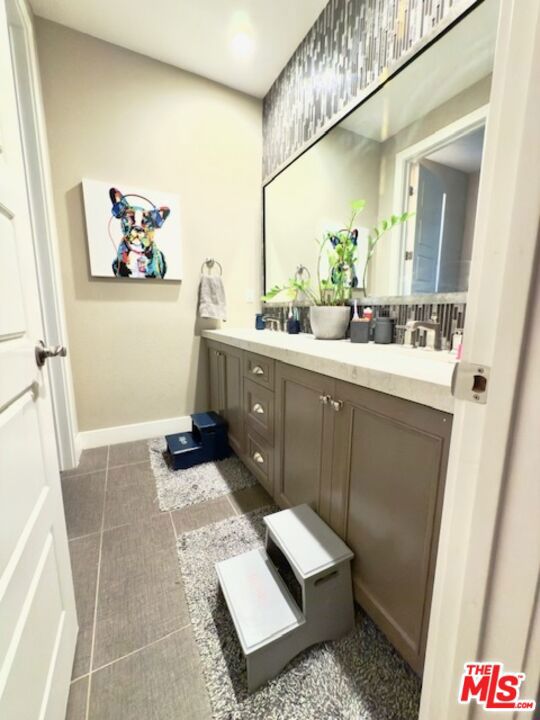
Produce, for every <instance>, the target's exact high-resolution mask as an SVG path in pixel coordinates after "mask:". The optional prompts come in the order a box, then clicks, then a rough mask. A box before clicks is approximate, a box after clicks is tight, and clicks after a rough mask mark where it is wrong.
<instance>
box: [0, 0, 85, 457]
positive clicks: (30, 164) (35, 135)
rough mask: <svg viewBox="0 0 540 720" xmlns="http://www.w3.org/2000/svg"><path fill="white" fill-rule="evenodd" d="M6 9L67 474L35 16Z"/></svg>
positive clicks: (70, 431) (73, 429) (64, 388)
mask: <svg viewBox="0 0 540 720" xmlns="http://www.w3.org/2000/svg"><path fill="white" fill-rule="evenodd" d="M7 7H8V12H9V17H10V40H11V54H12V59H13V66H14V71H15V90H16V96H17V104H18V108H19V116H20V118H21V122H20V132H21V138H22V144H23V155H24V163H25V170H26V177H27V193H28V201H29V206H30V221H31V226H32V234H33V239H34V251H35V258H36V266H37V275H38V281H39V292H40V303H41V314H42V319H43V327H44V338H43V339H44V340H45V342H46V343H47V344H49V345H66V346H67V347H68V357H67V358H66V359H63V360H57V361H54V362H49V363H48V364H47V373H48V376H49V387H50V389H51V398H52V405H53V413H54V425H55V433H56V442H57V449H58V460H59V465H60V469H62V470H67V469H70V468H72V467H75V466H76V465H77V464H78V460H79V456H78V454H77V449H76V446H75V442H74V440H75V436H76V434H77V419H76V412H75V400H74V391H73V378H72V374H71V364H70V362H69V342H68V337H67V329H66V319H65V314H64V297H63V290H62V281H61V274H60V252H59V247H58V234H57V228H56V216H55V211H54V202H53V192H52V182H51V175H50V162H49V153H48V145H47V133H46V127H45V113H44V109H43V99H42V94H41V81H40V74H39V66H38V59H37V50H36V45H35V39H34V29H33V22H32V11H31V10H30V8H29V7H28V4H27V1H26V0H11V2H9V3H8V4H7ZM37 339H38V338H36V340H37Z"/></svg>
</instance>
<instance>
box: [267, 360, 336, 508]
mask: <svg viewBox="0 0 540 720" xmlns="http://www.w3.org/2000/svg"><path fill="white" fill-rule="evenodd" d="M333 389H334V380H332V378H328V377H325V376H323V375H318V374H317V373H313V372H310V371H308V370H302V369H300V368H297V367H292V366H291V365H286V364H284V363H278V364H277V366H276V390H275V393H276V397H275V402H276V423H275V458H276V462H275V489H276V490H275V492H276V495H275V499H276V501H277V502H278V504H279V505H280V506H281V507H292V506H294V505H300V504H301V503H308V504H309V505H311V507H312V508H313V509H314V510H316V511H317V512H318V513H319V514H320V515H321V516H322V517H323V518H324V519H328V511H329V489H330V473H331V464H332V457H331V455H332V433H333V423H334V415H335V414H336V413H335V412H334V411H333V410H332V409H331V407H330V406H329V405H327V404H324V402H323V399H324V397H325V396H330V395H331V394H332V392H333Z"/></svg>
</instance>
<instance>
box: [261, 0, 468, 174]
mask: <svg viewBox="0 0 540 720" xmlns="http://www.w3.org/2000/svg"><path fill="white" fill-rule="evenodd" d="M477 1H478V0H330V1H329V3H328V5H327V6H326V8H325V9H324V10H323V12H322V13H321V15H320V16H319V18H318V19H317V21H316V22H315V24H314V25H313V27H312V28H311V30H310V31H309V32H308V34H307V35H306V37H305V38H304V40H303V41H302V43H301V44H300V45H299V47H298V49H297V50H296V52H295V53H294V55H293V56H292V58H291V59H290V60H289V62H288V63H287V65H286V66H285V68H284V69H283V71H282V72H281V74H280V75H279V77H278V78H277V80H276V81H275V82H274V84H273V85H272V87H271V88H270V90H269V92H268V94H267V95H266V97H265V98H264V101H263V137H264V140H263V143H264V148H263V178H264V179H265V180H268V179H270V178H271V177H272V175H273V174H274V173H275V172H276V171H277V170H278V169H279V168H280V167H281V166H283V165H284V164H285V163H286V162H287V160H289V159H290V158H291V157H293V156H294V155H295V154H297V153H298V152H299V151H300V150H301V149H302V147H304V146H305V145H306V144H308V143H309V141H310V139H312V138H313V137H314V136H315V135H317V134H318V133H320V132H322V131H324V130H325V129H327V128H328V127H330V126H331V125H333V124H334V123H335V122H336V121H337V119H338V118H339V116H340V115H341V114H344V113H345V112H346V111H347V110H348V109H350V108H351V107H353V106H354V105H355V104H356V103H357V102H359V100H360V99H361V98H362V96H363V95H366V94H367V93H369V92H371V90H373V89H374V88H375V87H376V86H377V85H378V84H379V83H380V82H382V81H383V80H384V79H386V77H388V75H389V74H391V73H392V72H394V71H395V70H396V69H397V68H398V67H399V66H400V65H401V64H403V62H405V61H406V60H407V59H408V58H409V57H410V56H411V55H413V54H414V53H415V52H417V51H418V49H420V47H421V46H422V45H423V44H425V43H426V42H427V41H429V40H431V39H432V38H433V37H434V36H435V35H437V34H438V33H439V32H441V30H442V29H443V28H444V27H445V26H446V25H448V24H449V23H450V22H452V21H453V20H455V19H456V17H458V16H459V15H461V14H462V13H463V12H464V11H465V10H466V9H467V8H469V7H471V6H472V5H474V4H476V3H477Z"/></svg>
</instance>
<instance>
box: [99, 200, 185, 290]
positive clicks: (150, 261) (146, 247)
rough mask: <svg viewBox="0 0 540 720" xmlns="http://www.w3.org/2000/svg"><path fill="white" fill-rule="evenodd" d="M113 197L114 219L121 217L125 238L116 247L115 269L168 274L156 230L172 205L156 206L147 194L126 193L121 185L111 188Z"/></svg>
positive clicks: (146, 274) (120, 272) (124, 274)
mask: <svg viewBox="0 0 540 720" xmlns="http://www.w3.org/2000/svg"><path fill="white" fill-rule="evenodd" d="M109 197H110V199H111V203H112V207H111V213H112V217H111V220H110V222H109V234H110V236H111V240H112V241H113V244H114V245H115V246H116V243H115V242H114V239H113V237H112V234H111V223H112V222H113V221H114V220H115V219H117V220H118V221H119V223H120V227H121V231H122V239H121V241H120V243H119V244H118V246H117V247H116V257H115V258H114V259H113V262H112V271H113V273H114V274H115V275H116V276H117V277H133V278H164V277H165V274H166V273H167V261H166V259H165V255H164V254H163V252H162V251H161V250H160V249H159V247H158V245H157V241H156V233H157V231H158V230H159V229H160V228H161V227H162V226H163V223H164V222H165V220H166V219H167V218H168V217H169V214H170V212H171V211H170V209H169V208H168V207H156V206H155V205H154V203H153V202H152V201H151V200H149V199H148V198H146V197H144V196H143V195H135V194H132V193H129V194H126V195H124V194H123V193H122V192H120V190H118V189H117V188H114V187H112V188H111V189H110V190H109Z"/></svg>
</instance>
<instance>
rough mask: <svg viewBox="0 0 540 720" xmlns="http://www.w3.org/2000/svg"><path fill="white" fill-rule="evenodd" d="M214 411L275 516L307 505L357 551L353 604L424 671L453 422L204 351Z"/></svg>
mask: <svg viewBox="0 0 540 720" xmlns="http://www.w3.org/2000/svg"><path fill="white" fill-rule="evenodd" d="M209 353H210V394H211V398H212V404H213V409H217V410H220V411H221V412H223V414H224V415H225V417H226V418H227V419H228V421H229V440H230V442H231V446H232V447H233V449H234V450H235V451H236V452H237V453H238V454H239V455H240V457H241V458H242V459H243V460H244V462H245V463H246V465H247V466H248V467H249V468H250V469H251V470H252V472H253V473H254V474H255V476H256V477H257V478H258V480H259V481H260V482H261V484H262V485H263V486H264V487H265V488H266V490H267V491H268V492H269V493H270V494H272V495H273V497H274V499H275V501H276V502H277V503H278V505H279V506H280V507H282V508H286V507H291V506H294V505H299V504H301V503H308V504H309V505H311V507H312V508H313V509H314V510H316V511H317V512H318V513H319V515H320V516H321V517H322V518H323V519H324V520H325V521H326V522H328V523H329V524H330V525H331V526H332V527H333V528H334V530H336V532H337V533H338V534H339V535H340V536H341V537H342V538H343V539H344V540H345V542H346V543H347V544H348V545H349V546H350V548H351V549H352V550H353V552H354V554H355V557H354V561H353V587H354V595H355V598H356V600H357V602H358V603H359V604H360V605H361V606H362V607H363V608H364V609H365V610H366V612H367V613H368V614H369V615H370V616H371V617H372V618H373V620H374V621H375V623H376V624H377V625H378V626H379V627H380V628H381V630H382V631H383V632H384V633H385V634H386V636H387V637H388V639H389V640H390V641H391V642H392V643H393V645H394V646H395V647H396V648H397V650H398V651H399V652H400V653H401V654H402V656H403V657H404V658H405V659H406V660H407V662H408V663H409V664H410V665H411V667H412V668H413V669H415V670H416V671H417V672H419V673H420V672H421V671H422V667H423V662H424V655H425V647H426V639H427V630H428V621H429V612H430V606H431V594H432V587H433V576H434V572H435V562H436V555H437V543H438V537H439V525H440V517H441V510H442V501H443V491H444V480H445V476H446V466H447V460H448V448H449V443H450V432H451V427H452V416H451V415H449V414H448V413H445V412H441V411H439V410H435V409H433V408H429V407H427V406H425V405H419V404H418V403H414V402H410V401H408V400H403V399H401V398H397V397H394V396H392V395H387V394H385V393H381V392H377V391H374V390H370V389H368V388H365V387H360V386H358V385H353V384H351V383H347V382H342V381H341V380H335V379H333V378H331V377H328V376H326V375H320V374H318V373H315V372H311V371H309V370H304V369H301V368H298V367H295V366H292V365H287V364H285V363H282V362H276V361H274V360H272V359H269V358H265V357H264V356H261V355H257V354H253V353H250V352H243V351H241V350H238V349H237V348H234V347H231V346H225V345H222V344H221V343H214V342H209Z"/></svg>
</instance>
